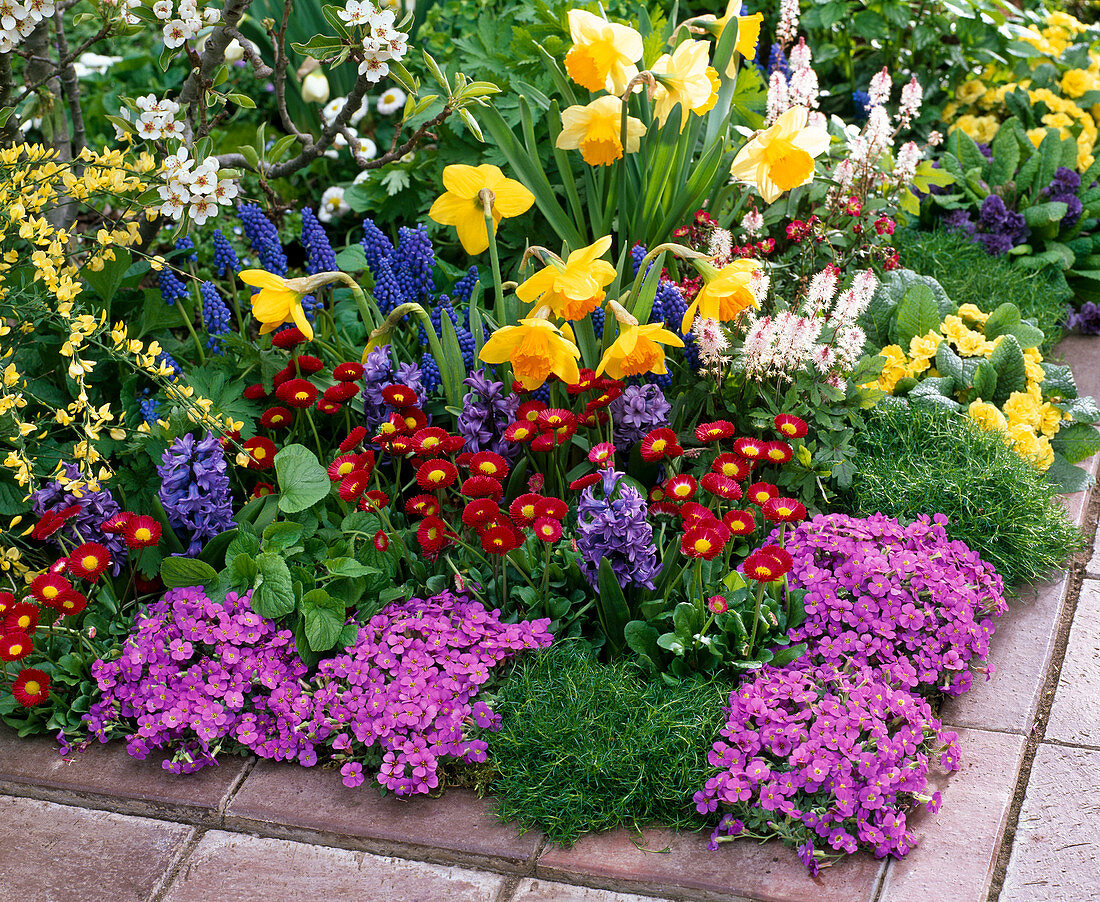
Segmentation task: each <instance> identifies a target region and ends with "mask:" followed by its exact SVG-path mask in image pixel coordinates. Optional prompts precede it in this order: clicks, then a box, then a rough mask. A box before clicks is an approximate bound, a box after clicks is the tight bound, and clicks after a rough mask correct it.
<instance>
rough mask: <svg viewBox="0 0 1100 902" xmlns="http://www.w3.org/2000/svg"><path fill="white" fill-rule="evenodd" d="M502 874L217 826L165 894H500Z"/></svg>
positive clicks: (398, 897)
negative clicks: (236, 831) (250, 834)
mask: <svg viewBox="0 0 1100 902" xmlns="http://www.w3.org/2000/svg"><path fill="white" fill-rule="evenodd" d="M503 882H504V878H503V877H501V876H500V875H499V874H489V873H485V872H480V871H470V870H466V869H464V868H456V867H447V866H443V865H435V864H425V863H424V862H416V861H404V860H402V859H399V858H383V857H380V856H377V855H368V854H366V853H364V852H352V851H349V850H347V849H333V848H330V847H328V846H312V845H309V844H308V843H298V842H290V841H288V840H284V839H267V838H262V837H256V836H246V835H244V834H241V833H225V832H223V831H221V830H212V831H210V832H209V833H207V834H206V835H205V836H203V838H202V840H201V841H200V842H199V844H198V845H197V846H196V847H195V849H194V851H193V852H192V853H191V855H190V856H189V857H188V858H187V860H186V861H185V862H184V864H183V867H181V868H180V871H179V873H178V874H177V876H176V879H175V881H174V882H173V884H172V886H171V889H170V890H169V891H168V893H167V895H166V896H165V897H164V902H212V900H216V902H317V900H324V902H494V900H495V899H496V898H497V895H498V894H499V892H500V888H501V886H502V884H503Z"/></svg>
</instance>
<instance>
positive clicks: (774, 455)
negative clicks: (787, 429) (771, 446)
mask: <svg viewBox="0 0 1100 902" xmlns="http://www.w3.org/2000/svg"><path fill="white" fill-rule="evenodd" d="M768 457H770V458H771V459H772V460H782V459H783V452H782V451H770V452H768Z"/></svg>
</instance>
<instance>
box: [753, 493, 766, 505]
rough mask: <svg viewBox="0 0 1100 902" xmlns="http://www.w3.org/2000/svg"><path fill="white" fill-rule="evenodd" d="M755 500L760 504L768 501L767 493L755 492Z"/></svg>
mask: <svg viewBox="0 0 1100 902" xmlns="http://www.w3.org/2000/svg"><path fill="white" fill-rule="evenodd" d="M756 500H757V501H759V502H760V503H761V504H763V503H764V502H765V501H767V500H768V493H767V492H757V493H756Z"/></svg>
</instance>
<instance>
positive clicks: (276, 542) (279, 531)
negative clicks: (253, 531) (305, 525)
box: [263, 520, 302, 551]
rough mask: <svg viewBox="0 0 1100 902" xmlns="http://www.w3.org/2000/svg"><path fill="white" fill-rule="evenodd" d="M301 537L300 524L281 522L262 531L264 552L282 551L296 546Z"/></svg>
mask: <svg viewBox="0 0 1100 902" xmlns="http://www.w3.org/2000/svg"><path fill="white" fill-rule="evenodd" d="M301 537H302V524H301V523H293V522H290V521H287V520H281V521H279V522H277V523H272V524H271V525H270V526H269V527H268V528H267V529H265V530H264V543H263V544H264V551H283V550H284V549H286V548H290V547H291V546H292V545H297V544H298V540H299V539H300V538H301Z"/></svg>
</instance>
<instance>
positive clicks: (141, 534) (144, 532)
mask: <svg viewBox="0 0 1100 902" xmlns="http://www.w3.org/2000/svg"><path fill="white" fill-rule="evenodd" d="M134 538H135V539H137V540H138V541H139V542H150V541H152V539H153V531H152V530H151V529H149V527H147V526H141V527H138V528H137V529H135V530H134Z"/></svg>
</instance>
